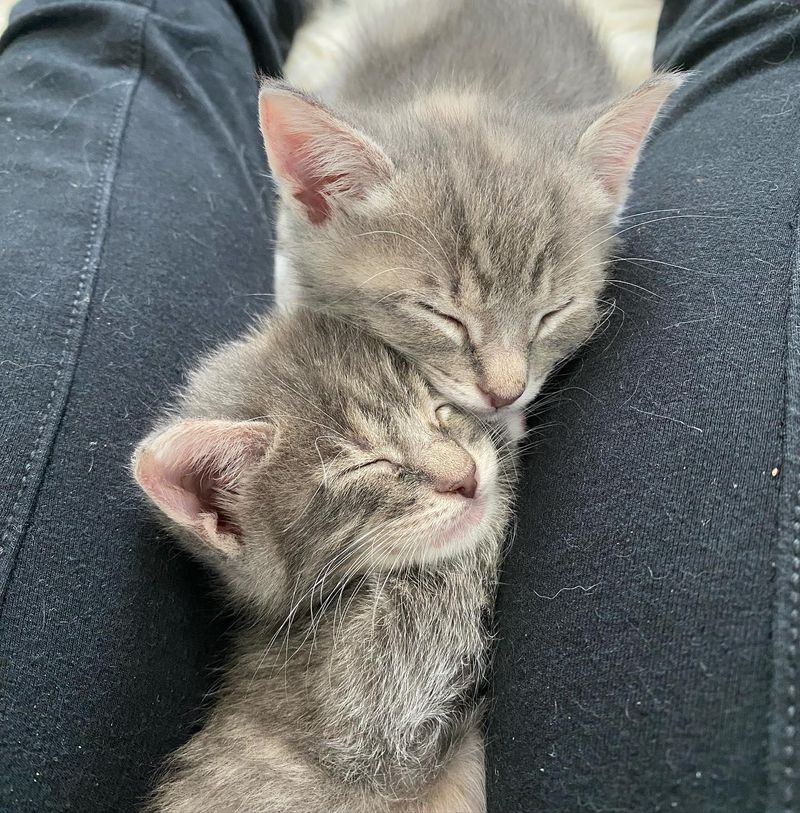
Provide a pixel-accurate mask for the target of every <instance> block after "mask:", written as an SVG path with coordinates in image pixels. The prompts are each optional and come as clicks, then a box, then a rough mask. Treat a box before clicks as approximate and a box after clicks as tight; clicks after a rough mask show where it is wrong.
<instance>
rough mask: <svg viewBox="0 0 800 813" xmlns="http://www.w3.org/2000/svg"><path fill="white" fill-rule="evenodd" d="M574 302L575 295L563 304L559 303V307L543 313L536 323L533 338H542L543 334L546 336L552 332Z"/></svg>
mask: <svg viewBox="0 0 800 813" xmlns="http://www.w3.org/2000/svg"><path fill="white" fill-rule="evenodd" d="M574 304H575V297H574V296H573V297H571V298H570V299H568V300H567V301H566V302H564V304H563V305H559V306H558V307H557V308H553V309H552V310H549V311H546V312H545V313H544V314H542V316H540V317H539V322H538V324H537V325H536V330H535V331H534V335H533V338H534V339H540V338H542V336H546V335H547V334H548V333H550V332H551V331H552V330H553V328H554V327H555V326H556V325H557V324H558V323H559V322H560V321H561V319H562V318H563V317H564V316H565V315H566V312H567V311H568V310H569V309H570V308H571V306H572V305H574Z"/></svg>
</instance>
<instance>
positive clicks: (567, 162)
mask: <svg viewBox="0 0 800 813" xmlns="http://www.w3.org/2000/svg"><path fill="white" fill-rule="evenodd" d="M680 81H681V80H680V78H679V77H677V76H675V75H664V76H660V77H656V78H654V79H652V80H651V81H650V82H648V83H646V84H645V85H643V86H641V87H640V88H639V89H637V90H636V91H634V92H633V93H632V94H630V95H629V96H627V97H625V98H623V99H621V100H619V101H618V102H616V103H615V104H612V105H610V106H608V107H606V108H604V109H602V110H598V111H596V112H595V113H594V114H586V115H585V116H577V115H576V116H570V117H567V116H560V117H555V116H553V115H547V114H543V113H542V112H541V111H539V112H535V111H532V110H530V109H525V108H523V107H522V106H519V105H518V106H514V105H512V104H511V103H509V105H506V106H505V107H503V108H502V109H499V108H493V107H492V104H491V102H490V101H489V100H488V99H484V98H481V97H479V96H478V95H476V94H470V93H462V92H453V93H439V94H433V95H429V96H427V97H423V100H422V101H420V100H417V101H413V102H409V103H408V104H407V105H403V106H400V107H399V109H396V110H393V111H382V112H380V113H379V114H377V113H375V112H374V111H373V112H368V111H360V112H359V113H352V112H351V115H348V114H347V112H345V113H344V114H343V115H342V116H339V115H334V113H332V112H331V111H330V110H328V109H327V108H325V107H323V106H322V105H321V104H319V103H318V102H316V101H315V100H313V99H311V98H309V97H308V96H305V95H303V94H301V93H299V92H297V91H294V90H292V89H290V88H287V87H286V86H284V85H281V84H276V83H271V82H269V83H267V84H265V86H264V88H263V89H262V93H261V102H260V111H261V126H262V130H263V133H264V139H265V144H266V149H267V155H268V158H269V163H270V166H271V168H272V171H273V174H274V176H275V178H276V181H277V184H278V188H279V191H280V195H281V199H282V201H283V204H284V205H283V207H282V213H281V222H280V235H279V252H280V254H281V260H282V262H283V263H285V264H287V265H288V267H289V268H290V269H291V272H290V273H291V275H292V281H293V283H292V287H293V295H294V296H297V297H298V298H299V299H300V300H301V301H304V302H305V303H306V304H308V305H309V306H311V307H316V308H325V309H328V310H333V311H335V312H339V313H341V314H343V315H344V316H346V318H348V319H352V320H356V321H358V322H359V323H361V324H364V325H366V326H367V327H368V328H369V329H370V330H371V331H372V332H374V333H376V334H377V335H379V336H380V337H382V338H383V339H384V340H385V341H387V342H388V343H390V344H391V345H393V346H394V347H395V348H397V349H398V350H400V351H401V352H402V353H403V354H405V355H407V356H408V357H410V358H412V359H413V360H414V361H415V362H416V363H417V364H418V365H419V366H420V367H421V369H422V370H423V371H424V373H425V375H426V377H427V378H428V379H429V380H430V381H431V382H432V383H433V384H434V385H435V386H436V387H437V389H439V390H440V391H441V392H442V393H444V394H445V395H446V396H447V397H448V398H449V399H451V400H453V401H454V402H456V403H458V404H459V405H461V406H462V407H464V408H467V409H469V410H471V411H473V412H475V413H478V414H481V415H484V416H492V415H496V414H497V412H498V411H500V412H501V413H503V412H509V411H515V410H521V409H522V408H524V407H525V405H526V404H527V403H529V402H530V401H531V400H532V399H533V398H534V397H535V395H536V394H537V392H538V391H539V389H540V387H541V385H542V383H543V381H544V379H545V378H546V377H547V375H548V374H549V373H550V372H551V371H552V369H553V367H554V366H555V365H556V364H557V363H558V362H559V361H561V360H562V359H564V358H565V357H566V356H568V355H569V354H570V353H572V352H573V351H574V350H575V349H576V348H577V347H578V346H579V345H581V344H582V343H583V342H584V341H586V339H587V338H588V337H589V336H590V335H591V333H592V331H593V330H594V328H595V327H596V325H597V323H598V318H599V313H600V306H599V303H598V297H599V294H600V291H601V289H602V287H603V285H604V274H605V268H606V265H607V263H608V260H609V257H610V253H611V245H612V241H613V231H612V230H613V226H614V221H615V218H616V217H617V215H618V212H619V211H620V209H621V207H622V206H623V205H624V202H625V198H626V196H627V192H628V182H629V179H630V177H631V174H632V172H633V169H634V167H635V164H636V161H637V158H638V154H639V150H640V148H641V145H642V143H643V141H644V140H645V137H646V136H647V133H648V131H649V130H650V127H651V125H652V123H653V120H654V118H655V116H656V114H657V113H658V110H659V109H660V107H661V106H662V104H663V102H664V101H665V100H666V98H667V97H668V96H669V94H670V93H671V92H672V91H673V90H674V89H675V88H676V87H677V86H678V84H679V83H680ZM355 119H358V121H359V123H360V126H359V127H356V126H354V125H353V124H351V123H350V121H351V120H355ZM367 132H369V133H370V135H367V134H366V133H367Z"/></svg>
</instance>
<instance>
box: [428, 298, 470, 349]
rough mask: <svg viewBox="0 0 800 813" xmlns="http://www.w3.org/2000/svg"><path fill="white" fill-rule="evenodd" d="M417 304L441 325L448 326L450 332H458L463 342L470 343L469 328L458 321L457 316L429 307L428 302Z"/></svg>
mask: <svg viewBox="0 0 800 813" xmlns="http://www.w3.org/2000/svg"><path fill="white" fill-rule="evenodd" d="M417 304H418V305H419V307H420V308H422V310H424V311H425V312H426V313H429V314H430V315H431V316H434V317H436V319H437V320H439V321H440V322H441V323H443V324H445V325H447V326H448V328H449V329H450V332H453V331H457V333H458V336H459V339H460V340H461V341H462V342H468V341H469V331H468V330H467V326H466V325H465V324H464V323H463V322H462V321H461V320H460V319H456V317H455V316H451V315H450V314H449V313H444V312H443V311H440V310H439V309H438V308H434V307H433V305H429V304H428V303H427V302H418V303H417Z"/></svg>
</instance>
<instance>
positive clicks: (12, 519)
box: [0, 7, 150, 599]
mask: <svg viewBox="0 0 800 813" xmlns="http://www.w3.org/2000/svg"><path fill="white" fill-rule="evenodd" d="M142 12H143V13H142V14H141V15H140V16H139V18H138V20H137V21H136V26H135V28H134V37H132V39H131V45H132V49H133V48H135V49H137V50H138V52H139V64H138V67H137V73H136V76H135V77H133V78H132V79H131V81H130V82H127V83H125V84H128V85H129V87H130V91H129V92H128V94H127V95H123V97H122V98H121V99H120V100H119V102H117V105H116V107H115V109H114V118H113V125H112V127H111V130H110V131H109V135H108V143H107V146H106V151H105V154H104V156H103V171H102V172H101V174H100V180H99V182H98V186H97V193H96V198H95V203H94V207H93V209H92V220H91V226H90V228H89V237H88V239H87V242H86V252H85V255H84V260H83V265H82V266H81V272H80V274H79V276H78V286H77V288H76V290H75V296H74V297H73V299H72V306H71V310H70V317H69V322H68V324H67V331H66V334H65V336H64V346H63V349H62V352H61V358H60V359H59V362H58V366H57V368H56V375H55V378H54V379H53V384H52V386H51V388H50V393H49V395H48V399H47V403H46V404H45V407H44V413H43V416H42V421H41V423H40V424H39V427H38V429H37V431H36V436H35V438H34V442H33V448H32V449H31V452H30V454H29V455H28V458H27V460H26V462H25V466H24V467H23V473H22V478H21V480H20V485H19V489H18V491H17V494H16V496H15V499H14V504H13V505H12V506H11V510H10V511H9V514H8V518H7V519H6V522H5V523H4V525H3V532H2V535H0V556H2V555H3V553H4V550H3V549H4V547H5V546H6V544H8V543H9V541H10V540H11V539H12V537H13V535H14V532H15V526H16V530H17V544H16V546H15V547H16V550H14V551H13V553H12V551H11V550H9V551H8V552H7V555H8V556H9V557H12V558H11V562H10V563H9V565H8V568H7V572H6V574H5V580H4V583H3V584H0V599H2V597H3V594H4V593H5V587H6V585H7V584H8V583H9V581H10V577H11V573H12V570H13V566H14V562H15V560H16V556H17V554H18V553H19V548H20V546H21V543H22V537H23V536H24V530H25V526H26V524H27V521H28V519H29V518H30V515H31V514H32V513H33V510H34V507H35V503H36V496H37V495H38V488H39V486H40V485H41V479H40V481H39V484H38V485H37V489H36V493H35V494H34V496H33V499H32V500H31V504H30V509H29V511H28V516H27V517H26V518H25V519H20V520H18V518H17V514H18V511H19V508H20V506H21V505H22V500H23V496H24V494H25V488H26V486H27V484H28V481H29V479H30V475H31V469H32V468H33V464H34V462H36V460H37V459H39V460H41V461H42V462H41V465H40V467H39V474H40V478H41V474H43V472H44V468H45V465H46V460H47V458H48V457H49V450H48V453H47V454H44V448H43V445H44V441H45V429H46V428H47V426H48V423H50V422H51V419H52V418H53V417H54V412H55V411H54V407H55V406H56V396H57V395H58V394H59V393H60V394H61V395H62V397H63V401H62V403H61V406H60V413H61V414H60V415H59V416H58V418H57V420H56V423H55V426H53V429H52V432H51V435H50V449H52V445H53V443H54V442H55V437H56V435H57V432H58V429H59V428H60V425H61V421H62V419H63V416H64V412H65V410H66V404H67V400H68V395H69V389H70V386H71V384H72V378H73V376H74V371H75V367H76V366H77V358H78V355H79V353H80V344H77V345H71V342H72V338H73V334H74V333H75V332H76V328H77V327H78V315H79V312H80V310H81V308H80V305H81V300H82V299H83V298H84V295H85V293H86V289H87V282H88V281H89V279H90V275H92V272H96V271H97V269H98V267H99V265H100V258H101V256H102V246H103V243H104V241H105V230H104V229H103V230H101V228H100V226H101V223H103V220H106V222H107V217H108V211H109V207H110V203H111V189H112V187H113V185H114V179H115V176H116V169H117V164H118V161H119V150H120V146H121V143H122V136H123V134H124V131H125V124H126V119H127V115H128V113H129V111H130V108H131V104H132V102H133V98H134V95H135V92H136V88H137V87H138V85H139V82H140V80H141V76H142V61H143V55H144V48H143V40H144V29H145V22H146V20H147V17H148V15H149V14H150V9H149V8H147V7H144V8H142ZM132 56H133V53H132ZM132 61H133V60H132ZM103 225H105V223H103ZM98 237H99V239H98ZM95 249H96V252H95ZM90 297H91V293H90ZM89 305H90V302H89V301H87V302H86V308H85V310H84V313H83V316H84V322H83V323H84V324H85V322H86V317H88V313H89ZM73 346H74V348H75V358H74V359H73V361H72V373H73V375H72V376H70V377H69V379H68V380H66V382H65V384H64V385H62V386H59V385H60V382H61V380H62V377H63V375H64V372H65V370H66V369H67V362H68V360H69V357H70V354H71V350H72V347H73Z"/></svg>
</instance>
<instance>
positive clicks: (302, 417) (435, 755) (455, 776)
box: [134, 311, 513, 813]
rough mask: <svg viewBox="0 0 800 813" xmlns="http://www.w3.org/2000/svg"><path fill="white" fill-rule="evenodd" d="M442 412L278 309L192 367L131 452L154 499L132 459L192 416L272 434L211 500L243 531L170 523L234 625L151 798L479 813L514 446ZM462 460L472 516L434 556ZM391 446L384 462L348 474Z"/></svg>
mask: <svg viewBox="0 0 800 813" xmlns="http://www.w3.org/2000/svg"><path fill="white" fill-rule="evenodd" d="M441 403H442V399H441V397H440V396H438V395H437V394H436V393H435V392H433V391H432V390H431V389H430V387H429V385H428V384H427V383H426V381H425V380H424V379H423V378H422V376H421V375H420V374H419V373H418V372H417V371H416V370H415V368H414V367H413V366H412V365H410V364H409V363H408V362H406V361H405V360H404V359H403V358H402V357H400V356H399V355H397V354H396V353H395V352H393V351H392V350H390V349H389V348H387V347H386V346H385V345H383V344H382V343H380V342H379V341H377V340H375V339H373V338H371V337H369V336H368V335H366V334H364V333H363V332H361V331H359V330H356V329H354V328H353V327H351V326H350V325H347V324H345V323H343V322H341V321H340V320H337V319H335V318H330V317H326V316H323V315H315V314H313V313H310V312H308V311H300V312H297V313H293V314H280V313H278V314H276V315H274V316H273V317H271V318H270V319H269V320H266V321H264V322H262V323H261V324H260V325H259V326H258V327H257V328H255V329H254V330H253V331H252V332H251V334H250V335H249V336H248V337H246V338H244V339H242V340H240V341H237V342H233V343H231V344H229V345H227V346H225V347H223V348H222V349H221V350H219V351H218V352H217V353H215V354H213V355H212V356H210V357H209V358H208V359H206V360H205V361H204V362H203V363H202V364H201V365H200V366H199V367H198V368H197V369H196V370H195V371H194V373H193V374H192V375H191V377H190V380H189V384H188V386H187V388H186V390H185V392H184V393H183V394H182V396H181V398H180V400H179V402H178V404H177V406H176V408H175V409H174V410H173V411H172V412H171V413H170V414H169V415H168V416H167V418H166V419H165V420H164V421H163V422H162V424H160V425H159V427H158V428H157V429H156V430H155V431H154V433H153V434H152V435H151V436H150V437H149V438H147V439H146V440H145V441H143V442H142V444H141V445H140V447H139V449H138V450H137V454H136V456H135V458H134V472H135V474H136V476H137V478H138V479H139V481H140V483H141V484H142V485H143V487H144V488H145V489H146V490H148V489H149V490H148V493H150V494H151V496H152V495H153V491H152V483H151V482H150V481H148V480H147V479H146V478H145V477H144V475H143V474H142V467H143V466H144V465H145V464H144V462H143V461H145V460H146V459H148V455H151V453H152V450H153V449H154V448H161V447H162V446H163V444H164V441H163V438H164V437H169V433H170V432H171V431H173V429H174V428H175V427H176V426H182V425H189V426H192V425H194V424H193V423H191V424H186V423H185V422H186V421H193V422H196V421H197V420H198V419H201V420H202V419H224V420H227V421H237V422H238V421H246V422H249V423H250V424H251V425H253V426H256V425H257V426H266V427H270V432H271V437H272V442H271V445H270V447H269V450H268V451H267V452H266V455H265V456H264V458H263V459H262V460H260V461H259V462H257V463H254V464H253V465H252V466H251V467H250V469H249V470H248V471H247V473H246V475H245V476H244V477H243V478H242V479H241V480H239V481H238V484H237V487H236V489H235V491H233V492H231V493H228V494H227V495H226V497H225V500H220V501H218V502H219V505H220V506H222V507H221V508H220V511H224V512H225V513H226V515H227V519H228V521H229V522H230V523H231V524H232V525H233V526H234V527H235V528H236V529H237V530H236V536H237V545H238V547H237V549H236V550H235V551H234V552H233V553H230V555H229V552H227V551H220V550H217V549H216V548H214V547H213V546H212V545H208V544H205V543H204V542H203V541H201V539H200V538H198V536H197V535H195V534H192V533H190V532H189V531H187V530H186V529H185V528H182V527H180V525H178V526H174V525H173V528H174V530H175V531H176V533H177V534H178V537H179V538H180V539H181V541H182V543H183V544H184V546H185V547H186V548H187V549H188V550H189V551H191V552H192V554H194V555H195V556H198V557H199V558H200V559H201V560H202V561H204V562H205V563H206V564H207V565H208V566H209V567H210V568H212V570H213V571H214V572H216V574H217V575H218V576H219V579H220V582H221V584H222V586H223V589H224V592H225V594H226V595H227V596H228V598H229V599H230V600H231V601H233V602H234V604H235V606H236V607H238V609H239V611H240V612H241V614H242V617H243V619H244V628H243V630H242V632H241V635H240V637H239V641H238V645H237V648H236V650H237V651H236V654H235V657H234V659H233V664H232V666H231V668H230V670H229V672H228V675H227V679H226V681H225V685H224V688H222V690H221V691H220V693H219V696H218V698H217V701H216V705H215V708H214V710H213V712H212V713H211V715H210V717H209V719H208V720H207V722H206V724H205V726H204V728H203V729H202V730H201V731H200V732H199V733H198V734H197V735H196V736H195V737H194V738H193V739H192V740H191V741H190V742H189V743H188V744H187V745H186V746H184V747H183V748H181V749H180V750H179V751H178V752H177V753H176V754H175V756H174V758H173V759H172V760H171V762H170V765H169V766H168V769H167V771H166V772H165V775H164V777H163V779H162V781H161V782H160V783H159V786H158V789H157V791H156V793H155V795H154V797H153V799H152V801H151V803H150V805H149V807H148V809H149V810H151V811H162V813H167V812H169V813H202V811H209V813H211V811H214V813H233V812H234V811H245V810H246V811H249V812H250V813H267V812H269V813H278V812H280V813H290V812H291V813H300V811H302V813H315V812H316V811H319V812H320V813H322V811H326V813H384V812H385V813H412V812H414V811H415V812H416V813H453V811H459V813H460V811H462V810H463V811H470V812H472V811H475V812H476V813H477V812H478V811H481V810H482V809H483V788H482V785H481V781H482V750H481V747H482V746H481V738H480V700H479V698H480V693H481V687H482V683H483V680H484V676H485V671H486V666H487V657H488V646H489V642H490V629H489V619H490V614H491V609H492V602H493V596H494V591H495V586H496V578H497V568H498V560H499V556H500V550H501V544H502V540H503V537H504V531H505V527H506V524H507V520H508V516H509V511H510V500H511V487H512V483H511V480H512V470H511V469H512V467H513V463H512V460H511V453H512V452H511V447H510V445H509V439H508V436H507V435H506V433H505V432H503V431H502V430H501V429H500V428H499V427H492V428H491V429H489V428H487V427H486V426H485V425H484V424H483V423H482V422H481V421H479V420H478V419H476V418H475V417H473V416H471V415H468V414H466V413H459V412H457V411H454V410H451V409H449V408H445V409H443V410H442V409H439V411H438V413H437V412H436V409H437V407H439V406H440V405H441ZM437 414H438V417H437ZM464 450H466V451H467V452H468V453H469V454H470V455H472V457H473V458H474V459H475V461H476V462H477V464H478V476H479V477H480V478H481V480H482V483H481V487H482V488H483V492H482V493H483V495H484V496H483V500H484V502H483V505H484V507H485V512H484V516H483V518H482V519H481V520H480V521H479V522H477V521H476V523H474V527H471V530H470V532H469V533H468V534H467V533H466V532H465V535H464V538H463V539H459V540H454V539H453V540H451V541H450V543H445V544H444V545H443V547H442V548H441V550H440V551H439V553H438V554H437V555H436V556H431V555H430V551H429V550H428V549H429V548H430V546H431V544H432V541H434V540H435V539H436V538H437V537H436V529H437V527H439V526H441V524H442V514H443V511H444V509H443V508H442V505H445V507H446V506H447V505H449V503H446V502H445V503H442V499H443V498H442V495H438V494H435V493H434V492H433V490H432V488H431V484H432V481H431V477H433V476H438V475H437V474H436V473H437V472H441V469H442V466H446V465H447V464H448V461H455V463H454V465H457V464H458V461H459V460H460V457H459V455H461V454H463V452H464ZM384 457H391V459H392V460H394V461H395V462H396V463H397V464H398V469H397V470H396V471H390V470H387V469H384V468H383V467H382V464H378V465H377V467H376V466H374V465H367V466H366V467H365V468H363V469H357V470H355V471H348V470H350V469H352V467H354V466H363V465H364V464H365V463H366V462H368V461H370V460H374V459H382V458H384ZM437 467H438V468H437ZM431 472H433V474H432V473H431ZM440 541H441V540H440ZM470 783H472V786H470Z"/></svg>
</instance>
